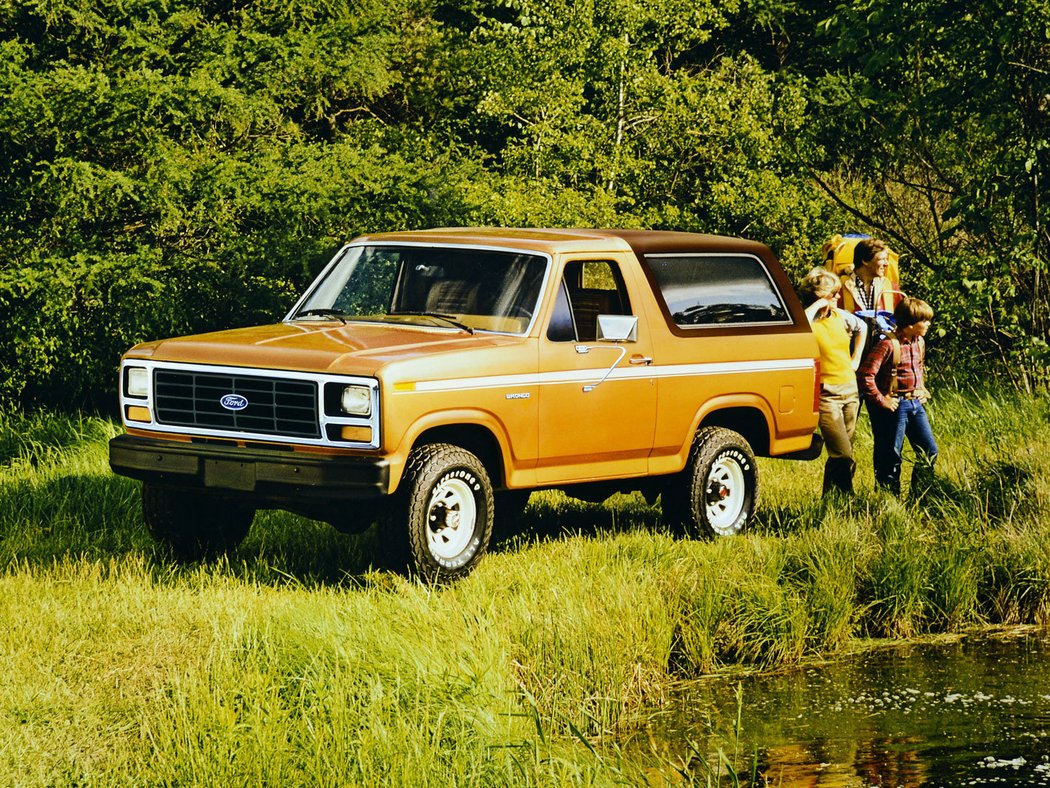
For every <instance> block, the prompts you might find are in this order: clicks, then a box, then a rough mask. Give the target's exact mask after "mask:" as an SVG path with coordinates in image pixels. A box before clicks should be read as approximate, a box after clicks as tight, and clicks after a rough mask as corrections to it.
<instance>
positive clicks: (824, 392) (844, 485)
mask: <svg viewBox="0 0 1050 788" xmlns="http://www.w3.org/2000/svg"><path fill="white" fill-rule="evenodd" d="M840 287H841V282H840V281H839V278H838V277H837V276H835V274H833V273H831V272H830V271H828V270H826V269H824V268H814V269H813V270H812V271H810V272H809V274H807V275H806V278H805V279H803V280H802V282H801V284H800V286H799V296H800V298H801V299H802V303H803V305H804V306H805V307H806V317H808V318H809V323H810V326H811V327H812V329H813V335H814V336H815V337H816V339H817V346H818V347H819V349H820V420H819V425H820V434H821V437H823V439H824V446H825V448H826V449H827V451H828V460H827V462H826V463H825V465H824V485H823V489H824V492H825V493H827V492H828V491H829V490H840V491H841V492H844V493H847V494H848V493H852V492H853V472H854V470H855V469H856V467H857V465H856V463H855V462H854V460H853V432H854V430H855V429H856V426H857V413H858V411H859V410H860V398H859V396H858V393H857V378H856V370H857V367H858V366H859V365H860V360H861V353H862V352H863V350H864V340H865V337H866V335H867V326H866V325H865V323H864V321H863V320H861V319H860V318H859V317H857V316H856V315H854V314H851V313H850V312H846V311H845V310H842V309H839V308H837V307H836V306H835V304H836V302H837V300H838V295H839V288H840Z"/></svg>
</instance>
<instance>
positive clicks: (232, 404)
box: [219, 394, 248, 410]
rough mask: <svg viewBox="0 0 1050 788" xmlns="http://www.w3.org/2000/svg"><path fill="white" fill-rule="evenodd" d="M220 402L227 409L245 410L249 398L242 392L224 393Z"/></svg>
mask: <svg viewBox="0 0 1050 788" xmlns="http://www.w3.org/2000/svg"><path fill="white" fill-rule="evenodd" d="M219 404H220V405H222V406H223V407H224V408H226V410H244V409H245V408H247V407H248V400H247V399H246V398H244V397H242V396H241V395H240V394H223V395H222V398H221V399H220V400H219Z"/></svg>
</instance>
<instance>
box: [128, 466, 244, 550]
mask: <svg viewBox="0 0 1050 788" xmlns="http://www.w3.org/2000/svg"><path fill="white" fill-rule="evenodd" d="M142 515H143V518H144V519H145V521H146V527H147V528H149V532H150V534H151V535H152V536H153V538H154V539H156V540H157V541H158V542H160V543H161V544H163V545H166V546H167V547H168V548H169V549H170V550H171V551H172V553H174V554H175V557H176V558H178V559H179V560H181V561H196V560H200V559H202V558H211V557H214V556H216V555H219V554H220V553H225V552H227V551H229V550H232V549H233V548H235V547H236V546H237V545H239V544H240V543H241V541H242V540H243V539H244V537H245V536H247V534H248V529H249V528H250V527H251V524H252V520H253V519H254V518H255V510H254V509H252V508H250V507H247V506H242V505H240V504H237V503H235V502H233V501H230V500H227V499H225V498H220V497H218V496H215V495H209V494H207V493H200V492H195V491H193V490H179V489H175V488H171V487H159V486H157V485H154V484H148V483H146V484H143V485H142Z"/></svg>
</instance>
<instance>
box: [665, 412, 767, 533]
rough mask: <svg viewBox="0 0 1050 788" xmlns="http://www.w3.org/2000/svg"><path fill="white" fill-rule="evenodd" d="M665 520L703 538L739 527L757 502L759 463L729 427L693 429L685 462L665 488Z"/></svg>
mask: <svg viewBox="0 0 1050 788" xmlns="http://www.w3.org/2000/svg"><path fill="white" fill-rule="evenodd" d="M661 505H662V507H663V512H664V520H665V521H666V522H667V523H668V524H669V525H671V526H672V527H675V528H681V529H684V530H685V532H686V533H688V534H690V535H695V536H701V537H704V538H709V539H710V538H714V537H720V536H733V535H735V534H738V533H740V532H741V531H743V530H744V529H745V528H746V527H747V525H748V523H749V522H750V520H751V516H752V515H753V514H754V512H755V508H756V507H757V505H758V465H757V463H756V462H755V455H754V453H753V452H752V451H751V446H750V445H749V444H748V442H747V441H746V440H745V439H744V438H743V436H741V435H739V434H738V433H736V432H733V431H732V430H728V429H725V428H723V427H703V428H701V429H699V430H697V433H696V436H695V437H694V438H693V445H692V447H691V449H690V451H689V462H688V463H687V464H686V466H685V469H684V470H683V471H682V472H681V473H679V474H677V475H676V476H675V477H674V478H673V479H672V480H671V481H670V482H668V484H667V486H666V487H665V488H664V491H663V495H662V501H661Z"/></svg>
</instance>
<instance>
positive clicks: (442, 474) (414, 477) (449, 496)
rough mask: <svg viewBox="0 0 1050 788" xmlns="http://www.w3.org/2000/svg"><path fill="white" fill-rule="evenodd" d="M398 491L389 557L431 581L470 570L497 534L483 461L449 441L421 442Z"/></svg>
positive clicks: (388, 534)
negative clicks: (402, 560)
mask: <svg viewBox="0 0 1050 788" xmlns="http://www.w3.org/2000/svg"><path fill="white" fill-rule="evenodd" d="M396 495H397V505H394V506H391V507H389V509H388V511H387V512H386V513H385V519H386V522H385V528H384V531H385V538H386V539H387V540H388V543H387V550H388V552H389V553H390V555H391V556H393V557H394V558H395V559H399V558H404V559H407V561H405V563H410V564H411V565H412V567H413V568H414V569H415V571H416V572H417V573H418V574H419V575H420V576H421V577H423V578H424V579H426V580H434V581H441V580H453V579H456V578H459V577H462V576H464V575H466V574H467V573H469V572H470V571H471V570H472V569H473V568H474V566H475V565H476V564H477V562H478V561H479V560H480V559H481V556H482V555H484V553H485V550H486V549H487V548H488V544H489V539H490V538H491V536H492V517H493V508H494V507H493V497H492V484H491V482H490V481H489V476H488V473H487V472H486V471H485V466H484V465H482V463H481V460H479V459H478V458H477V457H476V456H474V455H473V454H471V453H470V452H469V451H467V450H466V449H461V448H460V447H458V446H453V445H451V444H447V443H433V444H428V445H424V446H419V447H417V448H416V449H414V450H413V451H412V453H411V454H410V455H409V457H408V464H407V466H406V468H405V476H404V478H403V479H402V480H401V488H400V489H399V490H398V492H397V493H396ZM399 562H400V561H399Z"/></svg>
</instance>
